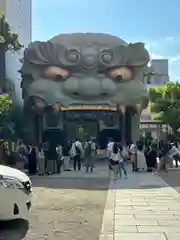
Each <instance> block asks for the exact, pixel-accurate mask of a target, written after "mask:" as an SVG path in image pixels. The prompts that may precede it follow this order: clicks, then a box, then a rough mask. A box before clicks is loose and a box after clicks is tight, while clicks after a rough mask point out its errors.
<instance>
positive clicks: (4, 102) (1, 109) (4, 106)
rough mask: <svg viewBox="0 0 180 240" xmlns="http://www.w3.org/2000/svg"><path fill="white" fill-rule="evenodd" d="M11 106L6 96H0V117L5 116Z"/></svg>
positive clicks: (9, 99) (10, 101)
mask: <svg viewBox="0 0 180 240" xmlns="http://www.w3.org/2000/svg"><path fill="white" fill-rule="evenodd" d="M11 105H12V100H11V98H10V97H9V95H8V94H0V116H1V115H6V114H7V113H8V112H9V109H10V107H11Z"/></svg>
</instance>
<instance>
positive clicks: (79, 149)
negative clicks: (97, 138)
mask: <svg viewBox="0 0 180 240" xmlns="http://www.w3.org/2000/svg"><path fill="white" fill-rule="evenodd" d="M70 152H71V157H72V158H73V166H74V171H76V168H77V166H78V170H79V171H80V170H81V158H82V157H83V156H84V150H83V146H82V143H81V142H80V141H79V139H76V141H75V142H73V144H72V148H71V151H70Z"/></svg>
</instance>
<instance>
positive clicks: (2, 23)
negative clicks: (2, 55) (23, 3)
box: [0, 13, 23, 51]
mask: <svg viewBox="0 0 180 240" xmlns="http://www.w3.org/2000/svg"><path fill="white" fill-rule="evenodd" d="M0 29H1V31H0V44H4V47H5V51H8V50H13V51H19V50H21V48H22V47H23V45H21V44H20V43H19V40H18V34H17V33H12V32H11V28H10V25H9V24H8V22H7V21H6V19H5V16H4V14H3V13H2V14H0Z"/></svg>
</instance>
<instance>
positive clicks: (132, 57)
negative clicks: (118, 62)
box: [126, 42, 150, 67]
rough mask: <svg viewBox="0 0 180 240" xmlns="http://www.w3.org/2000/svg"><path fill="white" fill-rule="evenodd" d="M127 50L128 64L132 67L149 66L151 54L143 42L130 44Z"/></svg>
mask: <svg viewBox="0 0 180 240" xmlns="http://www.w3.org/2000/svg"><path fill="white" fill-rule="evenodd" d="M126 50H127V52H126V54H127V57H128V63H129V64H130V65H131V66H135V67H136V66H143V65H145V64H148V62H149V61H150V56H149V53H148V51H147V50H146V49H145V45H144V43H142V42H137V43H130V44H129V45H128V46H127V47H126Z"/></svg>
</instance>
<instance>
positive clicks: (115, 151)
mask: <svg viewBox="0 0 180 240" xmlns="http://www.w3.org/2000/svg"><path fill="white" fill-rule="evenodd" d="M109 163H110V168H111V170H112V171H113V173H114V179H115V180H117V179H118V177H119V147H118V143H116V142H115V143H114V144H113V148H112V155H111V157H110V159H109Z"/></svg>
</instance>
